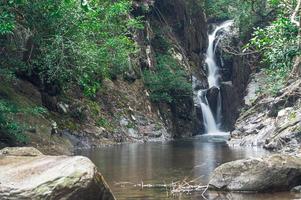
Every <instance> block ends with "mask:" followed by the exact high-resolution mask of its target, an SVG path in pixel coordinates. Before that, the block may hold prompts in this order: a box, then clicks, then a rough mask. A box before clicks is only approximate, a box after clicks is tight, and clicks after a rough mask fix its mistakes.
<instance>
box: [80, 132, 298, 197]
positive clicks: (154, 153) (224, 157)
mask: <svg viewBox="0 0 301 200" xmlns="http://www.w3.org/2000/svg"><path fill="white" fill-rule="evenodd" d="M208 138H209V139H208ZM212 138H213V137H202V136H198V137H195V138H191V139H185V140H178V141H170V142H155V143H134V144H120V145H112V146H108V147H102V148H98V149H90V150H81V151H80V152H77V154H81V155H85V156H88V157H89V158H90V159H91V160H92V161H93V162H94V163H95V164H96V165H97V167H98V168H99V170H100V171H101V173H102V175H103V176H104V177H105V179H106V180H107V182H108V184H109V185H110V187H111V189H112V191H113V193H114V195H115V196H116V198H117V199H118V200H134V199H139V200H140V199H141V200H159V199H163V200H165V199H166V200H170V199H181V200H194V199H204V198H203V197H202V195H201V193H200V192H196V193H192V194H182V195H180V196H170V195H168V194H167V192H166V189H154V188H151V189H149V188H146V189H143V190H141V189H140V188H137V187H133V186H131V185H125V186H124V187H122V186H120V185H119V184H116V183H121V182H122V183H126V182H130V183H135V184H140V183H141V181H143V184H164V183H172V182H173V181H179V180H183V179H184V178H186V177H188V179H187V180H192V179H195V178H199V179H198V181H199V182H200V183H201V184H204V185H206V184H207V183H208V179H209V176H210V173H211V172H212V171H213V170H214V169H215V168H216V167H217V166H219V165H221V164H223V163H225V162H229V161H233V160H237V159H242V158H249V157H258V156H261V155H264V154H267V152H265V151H264V150H263V149H260V148H246V147H244V148H231V147H229V146H228V145H227V144H226V142H222V141H220V140H219V139H216V138H215V139H214V138H213V139H212ZM205 196H206V198H208V199H210V200H211V199H214V200H219V199H221V200H223V199H235V200H255V199H256V200H269V199H271V200H291V199H300V198H301V196H300V195H299V196H298V195H297V194H296V195H295V194H292V193H277V194H241V193H222V192H219V193H217V192H212V191H207V192H206V194H205Z"/></svg>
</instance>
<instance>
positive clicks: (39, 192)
mask: <svg viewBox="0 0 301 200" xmlns="http://www.w3.org/2000/svg"><path fill="white" fill-rule="evenodd" d="M27 150H28V152H26V151H27ZM0 172H1V173H0V199H7V200H18V199H22V200H30V199H37V200H40V199H41V200H42V199H49V200H71V199H72V200H77V199H80V200H92V199H93V200H115V198H114V196H113V194H112V193H111V191H110V189H109V187H108V186H107V184H106V182H105V181H104V179H103V177H102V176H101V174H100V173H99V172H97V169H96V167H95V165H94V164H93V163H92V162H91V161H90V160H89V159H88V158H86V157H82V156H73V157H68V156H46V155H42V153H40V152H39V151H38V150H36V149H34V148H20V149H19V150H18V148H13V149H11V150H10V149H9V148H6V149H4V150H2V151H1V154H0Z"/></svg>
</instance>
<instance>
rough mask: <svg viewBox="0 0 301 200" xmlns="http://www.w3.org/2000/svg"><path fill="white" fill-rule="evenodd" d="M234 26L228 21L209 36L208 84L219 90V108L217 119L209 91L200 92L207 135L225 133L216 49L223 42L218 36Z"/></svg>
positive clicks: (200, 102) (207, 55)
mask: <svg viewBox="0 0 301 200" xmlns="http://www.w3.org/2000/svg"><path fill="white" fill-rule="evenodd" d="M232 24H233V21H232V20H229V21H226V22H224V23H222V24H221V25H219V26H217V27H216V28H215V30H214V31H213V32H212V33H211V34H210V35H209V36H208V38H209V45H208V49H207V52H206V61H205V62H206V65H207V71H208V76H207V79H208V83H209V89H210V88H213V87H216V88H218V90H219V93H218V95H217V99H216V102H217V108H216V117H214V114H213V112H212V110H211V108H210V105H209V102H208V99H207V96H206V94H207V91H208V89H204V90H199V91H198V94H197V99H198V103H199V105H200V106H201V109H202V113H203V120H204V126H205V129H206V133H207V134H220V133H223V132H222V131H221V130H220V126H221V123H222V113H221V112H222V99H221V93H220V74H219V66H218V65H217V63H216V61H215V50H216V47H217V45H218V43H219V41H220V40H221V37H220V36H218V33H219V31H221V30H224V31H228V29H229V27H230V26H231V25H232Z"/></svg>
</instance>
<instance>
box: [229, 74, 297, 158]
mask: <svg viewBox="0 0 301 200" xmlns="http://www.w3.org/2000/svg"><path fill="white" fill-rule="evenodd" d="M300 88H301V80H295V81H292V82H291V83H289V84H288V86H287V87H286V88H284V89H283V90H282V91H280V92H279V94H277V95H276V97H271V96H256V97H255V98H254V99H247V100H248V102H249V103H248V104H249V106H246V107H245V110H244V111H243V112H242V113H241V115H240V117H239V119H238V120H237V122H236V125H235V130H234V131H233V132H232V133H231V135H232V139H231V141H230V142H229V144H231V145H240V146H262V147H264V148H266V149H269V150H273V151H282V152H288V153H292V152H298V151H299V150H300V142H301V100H300V97H301V89H300ZM251 96H252V95H251ZM252 102H253V103H252Z"/></svg>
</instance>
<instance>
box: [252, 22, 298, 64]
mask: <svg viewBox="0 0 301 200" xmlns="http://www.w3.org/2000/svg"><path fill="white" fill-rule="evenodd" d="M250 45H251V46H253V47H255V48H256V49H257V50H258V51H260V52H261V53H262V56H263V60H262V61H263V62H264V63H265V64H266V65H268V66H269V68H271V69H290V68H291V67H292V59H293V58H294V57H295V56H296V55H297V54H298V53H299V49H298V48H299V47H298V27H296V26H295V25H294V24H292V23H291V21H290V19H288V18H286V17H279V18H278V19H277V20H276V21H274V22H272V24H271V25H270V26H267V27H265V28H256V29H255V32H254V34H253V38H252V39H251V41H250Z"/></svg>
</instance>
